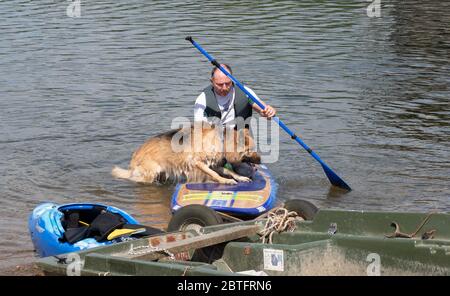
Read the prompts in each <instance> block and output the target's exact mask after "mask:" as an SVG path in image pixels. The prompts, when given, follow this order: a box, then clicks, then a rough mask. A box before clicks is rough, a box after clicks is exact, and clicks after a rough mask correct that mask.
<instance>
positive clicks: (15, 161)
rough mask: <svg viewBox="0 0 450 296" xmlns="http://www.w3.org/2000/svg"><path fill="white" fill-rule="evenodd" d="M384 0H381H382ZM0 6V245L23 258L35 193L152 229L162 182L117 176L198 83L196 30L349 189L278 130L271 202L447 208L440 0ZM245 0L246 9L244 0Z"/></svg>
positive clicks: (9, 260)
mask: <svg viewBox="0 0 450 296" xmlns="http://www.w3.org/2000/svg"><path fill="white" fill-rule="evenodd" d="M385 2H386V3H385ZM382 4H383V6H382V9H381V13H382V15H381V17H380V18H369V17H368V16H367V15H366V10H365V7H366V6H367V5H368V2H366V1H327V2H323V1H262V2H259V3H255V2H253V1H227V3H226V4H222V5H221V4H217V3H214V2H207V3H206V4H200V3H199V2H198V1H184V2H182V3H181V2H180V3H175V2H166V1H151V2H150V3H149V2H146V1H126V2H124V1H123V2H117V1H116V2H114V3H108V2H105V1H102V2H98V3H97V2H95V3H85V2H82V11H81V13H82V16H81V17H80V18H69V17H67V16H66V15H65V11H66V7H67V3H66V2H65V1H50V0H48V1H39V2H36V1H2V2H1V3H0V24H1V28H2V30H1V35H0V69H2V72H1V74H0V89H1V92H0V116H1V126H0V149H1V151H2V153H1V156H0V170H1V172H2V178H1V179H0V188H1V193H2V200H1V201H0V204H1V207H0V214H1V215H0V217H1V219H2V220H3V223H1V224H0V231H1V233H2V239H1V240H0V250H1V251H2V252H1V253H2V255H1V256H0V260H1V263H0V265H1V266H2V267H4V266H9V265H13V264H19V263H23V262H27V261H29V260H30V258H31V257H32V256H33V254H32V246H31V243H30V240H29V237H28V233H27V226H26V220H27V216H28V214H29V213H30V211H31V210H32V209H33V208H34V207H35V206H36V205H37V204H38V203H40V202H42V201H54V202H57V203H67V202H83V201H90V202H101V203H106V204H112V205H115V206H118V207H120V208H123V209H125V210H127V211H129V212H130V213H131V214H133V215H135V216H136V217H137V218H138V219H140V220H141V221H142V222H143V223H146V224H151V225H155V226H158V227H164V226H165V224H166V223H167V221H168V219H169V217H170V212H169V203H170V196H171V194H172V191H173V188H174V187H173V186H171V185H164V186H151V185H147V186H141V185H135V184H130V183H127V182H122V181H118V180H114V179H113V178H112V177H111V176H110V173H109V172H110V169H111V167H112V166H113V165H115V164H119V165H122V166H126V165H127V162H128V161H129V158H130V155H131V152H132V151H133V150H134V149H136V148H137V147H138V146H139V145H140V144H141V143H143V142H144V141H145V140H146V139H147V138H148V137H149V136H151V135H154V134H157V133H159V132H161V131H164V130H167V129H169V126H170V123H171V119H172V118H174V117H176V116H191V115H192V112H191V106H192V104H193V101H194V99H195V97H196V96H197V95H198V92H199V90H200V89H201V88H202V87H203V86H204V85H205V84H206V83H207V79H208V73H209V71H210V66H209V64H208V63H207V62H206V61H205V59H204V58H203V57H202V56H201V55H200V54H198V53H197V52H196V51H195V49H193V48H192V47H190V46H189V44H187V43H186V41H184V37H185V36H186V35H193V36H195V37H196V38H197V41H198V42H200V43H201V44H202V45H203V46H204V47H205V48H207V49H208V51H210V52H211V53H212V54H213V55H215V56H216V57H217V58H218V59H219V60H221V61H224V62H228V63H230V64H232V66H233V68H234V72H235V74H236V77H238V78H239V79H241V80H243V81H245V83H247V84H248V85H249V86H251V87H252V88H253V89H254V90H255V91H256V92H257V93H258V95H259V96H260V97H262V98H263V99H265V100H266V101H267V102H269V103H270V104H272V105H273V106H275V107H277V108H278V111H279V115H280V118H281V119H282V120H283V121H284V122H285V123H286V124H287V125H288V126H289V127H290V128H292V129H293V130H295V131H296V132H297V133H298V134H299V135H300V136H301V138H302V139H303V140H304V141H305V142H306V143H307V144H308V145H310V146H311V147H312V148H313V149H314V150H315V151H316V152H317V153H318V154H319V155H320V156H321V158H322V159H323V160H324V161H325V162H326V163H327V164H328V165H330V166H331V167H332V168H333V170H335V171H336V172H337V173H338V174H339V175H340V176H341V177H343V178H344V179H345V181H347V182H348V183H349V184H350V185H351V186H352V188H353V189H354V190H353V191H352V192H351V193H349V194H342V192H340V191H336V190H334V189H330V187H329V183H328V181H327V179H326V177H325V175H324V174H323V171H322V169H321V167H320V166H319V165H318V164H317V163H316V162H315V161H314V160H313V159H312V158H311V157H310V156H309V155H308V154H307V153H305V151H303V149H302V148H300V147H299V146H297V144H295V143H293V142H292V141H291V140H290V139H289V138H288V137H287V136H286V135H284V134H281V136H280V140H281V145H280V158H279V161H278V162H276V163H273V164H270V165H269V167H270V169H271V170H272V172H273V174H274V175H275V176H276V178H277V181H278V183H279V184H280V186H279V198H280V200H283V199H287V198H295V197H298V198H305V199H308V200H311V201H313V202H314V203H316V204H317V205H318V206H320V207H335V208H344V209H366V210H398V211H429V210H432V209H438V210H443V211H448V210H449V209H450V189H449V184H450V182H449V181H450V177H449V173H450V162H449V158H450V157H449V156H450V155H449V151H450V147H449V146H450V144H449V143H450V141H449V140H450V126H449V125H450V103H449V94H450V93H449V89H448V87H449V84H450V76H449V73H450V50H449V49H450V36H449V35H450V27H449V26H448V24H449V22H450V4H449V3H448V2H445V1H437V0H436V1H432V0H430V1H426V2H424V1H400V0H398V1H389V2H388V1H382ZM249 8H251V9H249Z"/></svg>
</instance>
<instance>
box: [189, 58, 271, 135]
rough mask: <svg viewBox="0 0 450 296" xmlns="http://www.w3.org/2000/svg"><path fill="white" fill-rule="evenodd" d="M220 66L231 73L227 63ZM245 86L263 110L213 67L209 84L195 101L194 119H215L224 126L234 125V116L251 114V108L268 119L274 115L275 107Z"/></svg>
mask: <svg viewBox="0 0 450 296" xmlns="http://www.w3.org/2000/svg"><path fill="white" fill-rule="evenodd" d="M221 66H222V67H224V68H225V69H226V70H227V71H228V72H229V73H230V74H232V71H231V68H230V66H229V65H227V64H221ZM245 88H246V89H247V91H248V92H250V93H251V94H252V95H253V96H254V97H255V98H257V99H258V100H259V101H260V102H261V103H262V104H263V105H264V106H265V109H264V110H261V108H259V106H258V105H256V104H255V103H253V102H252V101H251V100H250V99H249V98H248V96H247V95H246V94H245V93H244V92H243V91H242V90H241V89H240V88H238V87H235V86H234V84H233V81H231V79H230V78H228V77H227V76H226V75H225V74H224V73H223V72H222V71H220V69H219V68H217V67H214V69H213V70H212V71H211V85H209V86H207V87H206V88H205V89H204V90H203V92H202V93H201V94H200V95H199V96H198V97H197V99H196V101H195V105H194V120H195V121H207V122H209V123H216V122H213V120H214V119H215V120H216V121H218V122H220V123H221V124H222V125H224V126H228V127H234V126H235V122H234V119H235V118H237V117H242V118H243V119H244V120H245V119H247V118H249V117H251V116H252V110H255V111H256V112H258V113H259V114H260V115H261V116H263V117H267V118H268V119H270V118H272V117H273V116H275V114H276V110H275V108H273V107H271V106H269V105H266V104H265V103H264V102H263V101H262V100H261V99H259V98H258V96H257V95H256V94H255V93H254V92H253V91H252V90H251V89H250V88H249V87H247V86H245Z"/></svg>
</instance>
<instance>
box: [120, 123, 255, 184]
mask: <svg viewBox="0 0 450 296" xmlns="http://www.w3.org/2000/svg"><path fill="white" fill-rule="evenodd" d="M198 131H201V133H200V135H199V133H198ZM226 131H227V132H226V133H225V134H224V138H225V140H224V142H223V140H222V139H221V137H220V134H219V132H218V129H215V128H214V127H202V128H201V129H200V130H199V129H195V128H194V127H193V126H191V127H189V128H185V129H178V130H172V131H169V132H167V133H163V134H160V135H157V136H155V137H153V138H151V139H149V140H148V141H147V142H145V143H144V144H143V145H142V146H141V147H139V148H138V149H137V150H136V151H135V152H134V153H133V156H132V158H131V162H130V165H129V169H128V170H124V169H121V168H119V167H114V168H113V170H112V175H113V176H114V177H117V178H122V179H128V180H132V181H135V182H142V183H153V182H158V181H166V180H179V179H182V178H184V179H185V180H186V181H187V182H208V181H215V182H219V183H222V184H236V183H237V182H236V181H235V180H237V181H241V182H249V181H251V180H250V179H249V178H247V177H244V176H240V175H238V174H236V173H235V172H233V171H232V170H228V169H226V168H224V167H223V165H224V164H225V161H226V162H229V163H231V164H236V163H239V162H242V161H245V162H251V163H260V161H261V158H260V156H259V155H258V153H256V152H254V151H253V150H254V148H255V143H254V140H253V138H252V137H251V136H250V132H249V131H248V130H247V129H243V130H240V131H236V130H233V129H232V130H226ZM241 132H242V133H243V134H239V133H241ZM174 137H176V138H174ZM173 139H174V140H175V141H176V140H178V143H180V144H181V145H182V144H183V142H185V141H188V142H187V143H188V144H189V143H190V145H185V149H184V150H183V151H181V152H176V151H174V150H173V149H172V144H171V143H172V140H173ZM242 139H243V140H244V143H240V142H239V141H242ZM180 140H181V141H180ZM185 143H186V142H185ZM239 144H240V146H239ZM242 144H244V145H242ZM199 145H200V146H199ZM224 145H225V148H224V149H223V148H222V147H223V146H224ZM199 147H200V149H199ZM230 147H232V148H231V149H230ZM212 168H213V169H214V170H213V169H212ZM218 171H219V172H220V173H221V175H225V176H230V177H232V178H233V179H234V180H233V179H229V178H225V177H223V176H221V175H220V174H218V173H217V172H218Z"/></svg>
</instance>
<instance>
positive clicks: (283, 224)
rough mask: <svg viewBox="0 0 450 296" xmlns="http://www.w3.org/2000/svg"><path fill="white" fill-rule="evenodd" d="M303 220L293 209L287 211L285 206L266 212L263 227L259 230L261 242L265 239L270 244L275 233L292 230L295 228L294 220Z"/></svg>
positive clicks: (264, 241)
mask: <svg viewBox="0 0 450 296" xmlns="http://www.w3.org/2000/svg"><path fill="white" fill-rule="evenodd" d="M298 220H300V221H301V220H303V219H302V218H301V217H300V216H299V215H298V214H297V213H296V212H295V211H291V212H289V211H288V210H287V209H286V208H283V207H278V208H274V209H272V210H270V211H269V212H268V213H267V221H266V224H265V226H264V229H263V230H261V231H260V232H259V234H260V235H261V240H262V243H263V244H265V243H266V240H267V242H268V243H269V244H272V237H273V235H274V234H275V233H280V232H284V231H289V232H292V231H294V230H295V228H296V223H295V222H296V221H298Z"/></svg>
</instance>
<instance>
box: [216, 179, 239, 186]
mask: <svg viewBox="0 0 450 296" xmlns="http://www.w3.org/2000/svg"><path fill="white" fill-rule="evenodd" d="M220 183H221V184H228V185H236V184H237V182H236V181H235V180H233V179H227V178H222V179H221V180H220Z"/></svg>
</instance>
